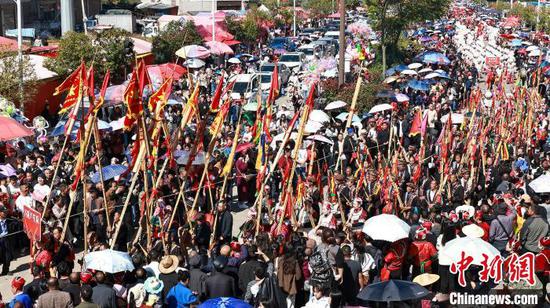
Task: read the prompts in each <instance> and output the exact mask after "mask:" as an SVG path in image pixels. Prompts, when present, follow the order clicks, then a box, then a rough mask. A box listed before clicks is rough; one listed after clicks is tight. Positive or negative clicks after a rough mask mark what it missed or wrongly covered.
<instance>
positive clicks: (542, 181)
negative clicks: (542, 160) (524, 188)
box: [529, 174, 550, 194]
mask: <svg viewBox="0 0 550 308" xmlns="http://www.w3.org/2000/svg"><path fill="white" fill-rule="evenodd" d="M529 187H531V189H533V191H534V192H536V193H537V194H545V193H550V175H548V174H543V175H541V176H539V177H538V178H536V179H534V180H533V181H532V182H531V183H529Z"/></svg>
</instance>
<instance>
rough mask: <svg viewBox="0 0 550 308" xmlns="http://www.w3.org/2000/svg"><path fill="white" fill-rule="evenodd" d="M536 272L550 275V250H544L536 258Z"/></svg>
mask: <svg viewBox="0 0 550 308" xmlns="http://www.w3.org/2000/svg"><path fill="white" fill-rule="evenodd" d="M535 272H539V273H540V272H544V274H545V275H548V273H550V249H547V248H545V249H543V250H542V251H541V252H539V253H538V254H537V255H536V256H535Z"/></svg>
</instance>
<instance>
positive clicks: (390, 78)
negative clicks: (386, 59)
mask: <svg viewBox="0 0 550 308" xmlns="http://www.w3.org/2000/svg"><path fill="white" fill-rule="evenodd" d="M397 79H399V77H397V76H390V77H388V78H386V79H384V83H392V82H394V81H396V80H397Z"/></svg>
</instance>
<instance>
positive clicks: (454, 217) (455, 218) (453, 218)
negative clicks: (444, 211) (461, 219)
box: [449, 212, 458, 222]
mask: <svg viewBox="0 0 550 308" xmlns="http://www.w3.org/2000/svg"><path fill="white" fill-rule="evenodd" d="M449 220H450V221H451V222H458V215H456V213H455V212H450V213H449Z"/></svg>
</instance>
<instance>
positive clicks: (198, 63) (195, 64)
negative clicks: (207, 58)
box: [183, 58, 206, 68]
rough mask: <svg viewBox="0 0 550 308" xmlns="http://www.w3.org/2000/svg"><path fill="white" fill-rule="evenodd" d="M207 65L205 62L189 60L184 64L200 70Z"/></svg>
mask: <svg viewBox="0 0 550 308" xmlns="http://www.w3.org/2000/svg"><path fill="white" fill-rule="evenodd" d="M205 64H206V63H204V61H203V60H201V59H195V58H193V59H187V61H185V62H184V63H183V65H185V66H187V67H188V68H199V67H203V66H204V65H205Z"/></svg>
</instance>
